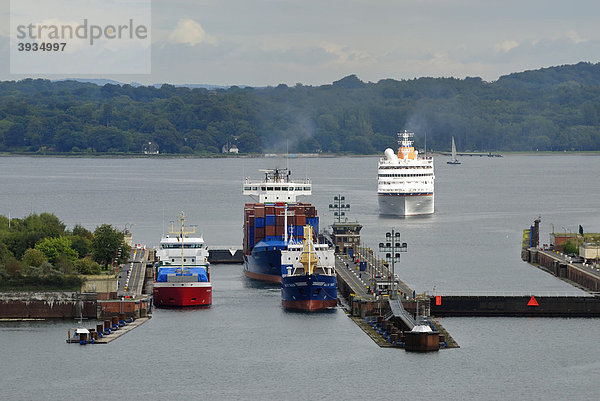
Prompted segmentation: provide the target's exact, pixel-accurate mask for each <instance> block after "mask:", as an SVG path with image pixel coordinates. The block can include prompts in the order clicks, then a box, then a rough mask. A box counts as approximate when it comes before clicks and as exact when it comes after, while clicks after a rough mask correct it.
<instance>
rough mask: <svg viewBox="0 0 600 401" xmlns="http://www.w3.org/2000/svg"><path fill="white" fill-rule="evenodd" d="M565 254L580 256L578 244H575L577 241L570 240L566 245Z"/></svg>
mask: <svg viewBox="0 0 600 401" xmlns="http://www.w3.org/2000/svg"><path fill="white" fill-rule="evenodd" d="M564 252H565V253H566V254H567V255H578V254H579V247H578V246H577V244H576V243H575V241H573V240H568V241H567V242H566V243H565V248H564Z"/></svg>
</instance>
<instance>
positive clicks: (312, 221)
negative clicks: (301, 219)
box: [306, 217, 319, 233]
mask: <svg viewBox="0 0 600 401" xmlns="http://www.w3.org/2000/svg"><path fill="white" fill-rule="evenodd" d="M306 222H307V223H308V224H310V225H311V226H312V227H313V229H314V231H315V232H316V233H318V232H319V218H318V217H308V218H307V219H306Z"/></svg>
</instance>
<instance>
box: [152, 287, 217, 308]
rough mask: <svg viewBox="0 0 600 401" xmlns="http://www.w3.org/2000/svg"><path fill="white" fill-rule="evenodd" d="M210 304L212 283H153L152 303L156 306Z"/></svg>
mask: <svg viewBox="0 0 600 401" xmlns="http://www.w3.org/2000/svg"><path fill="white" fill-rule="evenodd" d="M157 284H158V286H157ZM165 284H166V285H165ZM211 304H212V285H211V284H210V283H203V285H202V286H198V285H193V286H192V285H190V284H180V283H168V284H167V283H154V305H156V306H172V307H184V306H209V305H211Z"/></svg>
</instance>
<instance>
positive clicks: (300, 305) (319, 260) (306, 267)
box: [281, 226, 337, 312]
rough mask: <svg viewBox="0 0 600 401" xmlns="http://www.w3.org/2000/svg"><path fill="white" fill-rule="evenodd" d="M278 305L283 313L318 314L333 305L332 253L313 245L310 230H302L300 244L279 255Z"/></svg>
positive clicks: (333, 272)
mask: <svg viewBox="0 0 600 401" xmlns="http://www.w3.org/2000/svg"><path fill="white" fill-rule="evenodd" d="M281 265H282V269H283V270H285V273H283V275H282V278H281V304H282V305H283V306H284V307H285V308H287V309H297V310H303V311H309V312H313V311H319V310H323V309H329V308H333V307H335V306H336V305H337V279H336V274H335V254H334V250H333V249H332V248H330V247H329V245H327V244H318V243H315V242H314V241H313V231H312V227H311V226H306V227H305V228H304V239H303V242H302V244H293V245H289V246H288V249H287V250H284V251H281Z"/></svg>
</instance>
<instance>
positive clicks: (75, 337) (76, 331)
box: [67, 316, 150, 345]
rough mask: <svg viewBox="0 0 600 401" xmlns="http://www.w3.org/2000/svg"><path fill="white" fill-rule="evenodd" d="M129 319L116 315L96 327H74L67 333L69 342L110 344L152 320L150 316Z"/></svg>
mask: <svg viewBox="0 0 600 401" xmlns="http://www.w3.org/2000/svg"><path fill="white" fill-rule="evenodd" d="M120 318H123V319H120ZM129 319H130V320H129V321H128V320H127V319H126V318H125V317H124V316H120V317H116V316H115V317H113V318H112V319H110V320H105V321H104V324H97V325H96V328H91V329H86V328H83V327H79V328H73V329H71V330H69V331H68V333H67V343H69V344H82V345H84V344H108V343H110V342H111V341H114V340H116V339H117V338H119V337H121V336H122V335H124V334H127V333H129V332H130V331H131V330H133V329H135V328H136V327H139V326H141V325H142V324H144V323H146V322H147V321H148V320H150V318H149V317H142V318H139V319H135V320H134V319H132V318H129Z"/></svg>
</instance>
